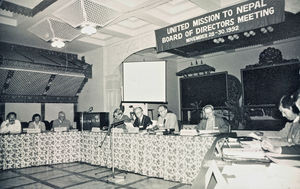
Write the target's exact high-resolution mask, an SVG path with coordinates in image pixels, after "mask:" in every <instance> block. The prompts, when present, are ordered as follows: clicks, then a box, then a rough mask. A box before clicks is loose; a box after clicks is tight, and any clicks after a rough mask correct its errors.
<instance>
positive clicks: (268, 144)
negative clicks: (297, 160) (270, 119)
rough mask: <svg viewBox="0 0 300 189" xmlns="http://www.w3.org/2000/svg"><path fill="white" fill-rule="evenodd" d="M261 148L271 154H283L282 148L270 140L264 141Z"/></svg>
mask: <svg viewBox="0 0 300 189" xmlns="http://www.w3.org/2000/svg"><path fill="white" fill-rule="evenodd" d="M261 148H262V149H264V150H267V151H269V152H273V153H279V154H280V153H281V147H280V146H274V145H272V143H271V141H270V140H269V139H264V140H263V141H262V142H261Z"/></svg>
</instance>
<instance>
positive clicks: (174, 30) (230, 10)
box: [155, 0, 284, 52]
mask: <svg viewBox="0 0 300 189" xmlns="http://www.w3.org/2000/svg"><path fill="white" fill-rule="evenodd" d="M283 21H284V0H251V1H246V2H243V3H239V4H236V5H233V6H230V7H227V8H223V9H220V10H217V11H214V12H210V13H207V14H204V15H201V16H198V17H195V18H192V19H189V20H186V21H183V22H180V23H177V24H174V25H171V26H168V27H165V28H161V29H158V30H155V36H156V46H157V52H163V51H166V50H170V49H174V48H178V47H182V46H185V45H190V44H193V43H196V42H200V41H206V40H209V39H214V38H218V37H222V36H227V35H232V34H235V33H240V32H244V31H249V30H253V29H257V28H260V27H264V26H268V25H272V24H277V23H280V22H283Z"/></svg>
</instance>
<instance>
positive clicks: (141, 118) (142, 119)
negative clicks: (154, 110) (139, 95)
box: [133, 107, 152, 130]
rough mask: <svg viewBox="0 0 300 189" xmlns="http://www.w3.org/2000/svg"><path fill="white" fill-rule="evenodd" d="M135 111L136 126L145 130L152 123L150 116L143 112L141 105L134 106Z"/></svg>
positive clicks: (134, 124)
mask: <svg viewBox="0 0 300 189" xmlns="http://www.w3.org/2000/svg"><path fill="white" fill-rule="evenodd" d="M133 111H134V114H135V116H136V119H135V120H134V123H133V126H134V127H139V129H140V130H145V129H146V128H147V127H148V126H149V125H151V124H152V121H151V119H150V117H148V116H146V115H144V114H143V109H142V108H141V107H137V108H134V109H133Z"/></svg>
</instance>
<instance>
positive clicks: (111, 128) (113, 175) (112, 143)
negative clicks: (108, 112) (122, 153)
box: [95, 121, 125, 182]
mask: <svg viewBox="0 0 300 189" xmlns="http://www.w3.org/2000/svg"><path fill="white" fill-rule="evenodd" d="M123 123H124V121H120V122H117V123H113V124H110V125H109V128H108V131H107V133H106V135H105V136H104V139H103V140H102V142H101V144H100V145H99V147H100V148H102V146H103V143H104V141H105V139H106V137H107V135H109V134H111V135H110V149H111V161H112V174H111V177H112V178H113V180H115V181H116V182H117V181H119V182H120V181H123V180H124V179H125V176H121V175H118V176H116V175H115V163H114V161H115V159H114V158H115V155H114V130H113V129H114V127H115V126H118V125H120V124H123ZM97 174H99V173H95V175H97ZM107 182H108V179H107Z"/></svg>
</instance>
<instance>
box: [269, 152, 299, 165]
mask: <svg viewBox="0 0 300 189" xmlns="http://www.w3.org/2000/svg"><path fill="white" fill-rule="evenodd" d="M266 156H267V157H268V158H269V159H270V160H271V161H273V162H274V163H276V164H279V165H286V166H292V167H300V155H290V154H275V153H266Z"/></svg>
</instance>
